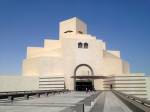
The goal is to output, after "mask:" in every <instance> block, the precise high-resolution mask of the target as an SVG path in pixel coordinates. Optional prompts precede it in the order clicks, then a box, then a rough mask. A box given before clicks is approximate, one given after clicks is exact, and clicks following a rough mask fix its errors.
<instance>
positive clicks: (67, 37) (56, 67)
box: [0, 17, 150, 99]
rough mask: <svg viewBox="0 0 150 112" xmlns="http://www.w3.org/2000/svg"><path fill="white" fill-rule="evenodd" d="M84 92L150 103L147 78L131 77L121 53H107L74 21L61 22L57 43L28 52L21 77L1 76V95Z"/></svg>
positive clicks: (100, 41) (100, 42) (103, 47)
mask: <svg viewBox="0 0 150 112" xmlns="http://www.w3.org/2000/svg"><path fill="white" fill-rule="evenodd" d="M87 88H88V89H95V90H110V89H114V90H118V91H121V92H124V93H127V94H132V95H135V96H138V97H141V98H148V99H150V94H149V93H150V77H148V76H145V75H144V74H143V73H140V74H139V73H130V66H129V64H128V62H126V61H124V60H123V59H122V58H121V56H120V51H112V50H109V49H107V46H106V43H105V42H104V41H103V40H100V39H97V38H96V37H95V36H92V35H90V34H88V32H87V25H86V24H85V23H84V22H83V21H81V20H79V19H78V18H76V17H74V18H71V19H68V20H65V21H62V22H60V24H59V39H58V40H50V39H45V40H44V46H43V47H28V48H27V56H26V58H25V59H24V60H23V65H22V76H0V91H1V92H3V91H28V90H54V89H69V90H86V89H87Z"/></svg>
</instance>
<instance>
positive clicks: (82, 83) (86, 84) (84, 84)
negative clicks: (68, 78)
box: [74, 64, 94, 91]
mask: <svg viewBox="0 0 150 112" xmlns="http://www.w3.org/2000/svg"><path fill="white" fill-rule="evenodd" d="M93 75H94V72H93V69H92V68H91V67H90V66H89V65H87V64H80V65H78V66H77V67H76V68H75V70H74V77H76V76H80V77H82V76H83V77H86V76H93ZM93 89H94V80H93V79H88V78H84V79H77V78H74V90H76V91H86V90H93Z"/></svg>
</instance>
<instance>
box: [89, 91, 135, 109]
mask: <svg viewBox="0 0 150 112" xmlns="http://www.w3.org/2000/svg"><path fill="white" fill-rule="evenodd" d="M90 112H132V111H131V110H130V109H129V108H128V107H127V106H126V105H125V104H124V103H123V102H122V101H121V100H120V99H119V98H118V97H117V96H115V95H114V94H113V93H112V92H111V91H106V92H103V93H102V94H100V95H99V97H98V99H97V102H96V103H95V105H94V106H93V108H92V109H91V111H90Z"/></svg>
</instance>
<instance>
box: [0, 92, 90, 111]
mask: <svg viewBox="0 0 150 112" xmlns="http://www.w3.org/2000/svg"><path fill="white" fill-rule="evenodd" d="M90 95H91V94H86V93H85V92H71V93H64V94H63V93H61V94H57V95H51V96H48V97H46V96H43V97H41V98H35V97H34V98H30V99H29V100H24V99H23V98H22V99H21V98H20V99H16V100H15V101H14V102H13V103H8V100H0V112H60V111H62V110H64V109H65V108H67V107H71V106H74V105H75V104H76V103H77V102H79V101H81V100H83V99H84V98H86V97H88V96H90Z"/></svg>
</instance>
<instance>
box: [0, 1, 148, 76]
mask: <svg viewBox="0 0 150 112" xmlns="http://www.w3.org/2000/svg"><path fill="white" fill-rule="evenodd" d="M75 16H76V17H78V18H80V19H81V20H83V21H85V22H86V23H87V24H88V32H89V33H90V34H92V35H95V36H96V37H97V38H98V39H102V40H104V41H105V42H106V43H107V48H108V49H112V50H120V51H121V56H122V58H123V59H124V60H126V61H128V62H129V63H130V65H131V71H132V72H144V73H146V74H149V75H150V0H0V75H7V74H8V75H12V74H17V75H18V74H19V75H20V74H21V69H22V60H23V59H24V58H25V56H26V48H27V46H43V41H44V39H58V23H59V21H62V20H65V19H68V18H71V17H75Z"/></svg>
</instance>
